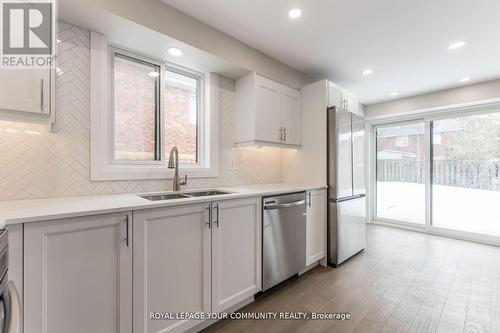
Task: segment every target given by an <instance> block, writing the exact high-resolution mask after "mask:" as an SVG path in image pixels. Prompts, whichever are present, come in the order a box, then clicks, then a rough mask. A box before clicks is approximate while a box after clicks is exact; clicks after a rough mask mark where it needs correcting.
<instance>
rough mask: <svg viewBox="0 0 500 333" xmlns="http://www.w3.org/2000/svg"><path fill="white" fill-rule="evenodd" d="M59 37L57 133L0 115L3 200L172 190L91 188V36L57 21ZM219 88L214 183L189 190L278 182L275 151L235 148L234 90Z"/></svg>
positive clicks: (156, 185)
mask: <svg viewBox="0 0 500 333" xmlns="http://www.w3.org/2000/svg"><path fill="white" fill-rule="evenodd" d="M59 32H60V33H59V39H61V40H62V41H61V43H59V44H58V61H59V63H58V66H59V67H60V68H61V69H62V71H63V72H64V73H63V74H62V75H60V76H58V77H57V79H56V114H57V115H56V125H55V132H54V133H51V132H48V130H47V124H46V123H40V122H38V123H37V122H27V121H19V120H14V119H7V118H6V117H4V116H3V115H2V116H0V200H14V199H34V198H46V197H58V196H73V195H91V194H108V193H125V192H129V193H130V192H132V193H133V192H149V191H165V190H170V189H171V188H172V183H171V180H166V179H159V180H147V181H144V180H136V181H112V182H111V181H101V182H93V181H90V101H89V94H90V91H89V87H90V59H89V58H90V50H89V44H90V35H89V31H88V30H85V29H81V28H78V27H75V26H71V25H69V24H66V23H62V22H60V23H59ZM219 87H220V96H219V168H220V169H219V177H218V178H198V179H190V180H189V184H188V186H187V188H194V187H198V188H203V187H217V186H223V185H239V184H258V183H276V182H281V177H282V169H281V168H282V161H281V151H280V150H279V149H271V148H269V149H266V150H263V151H257V150H245V149H234V148H233V146H234V145H233V142H234V111H235V83H234V81H233V80H229V79H225V78H222V79H221V80H220V82H219ZM231 160H233V161H234V162H235V164H236V168H230V161H231ZM233 166H234V165H233ZM181 173H182V170H181Z"/></svg>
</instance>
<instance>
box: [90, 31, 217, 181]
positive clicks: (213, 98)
mask: <svg viewBox="0 0 500 333" xmlns="http://www.w3.org/2000/svg"><path fill="white" fill-rule="evenodd" d="M92 39H93V40H92V42H93V43H92V52H93V55H92V57H91V59H92V65H93V66H92V68H93V70H92V73H91V74H92V75H91V76H92V78H91V82H92V86H93V89H92V91H91V95H92V98H91V99H92V103H91V108H92V109H91V115H92V117H91V127H92V128H91V129H92V130H91V153H92V159H91V161H92V179H93V180H126V179H160V178H172V177H173V172H172V170H171V169H168V168H167V162H168V156H169V152H170V150H171V148H172V147H173V146H174V145H175V146H177V148H178V150H179V162H180V173H181V174H182V175H183V174H186V175H188V177H190V178H191V177H214V176H216V175H217V159H218V158H217V155H218V152H217V147H218V144H217V143H218V140H217V114H216V111H217V100H218V77H217V75H215V74H205V73H200V72H197V71H195V70H191V69H188V68H185V67H180V66H178V65H174V64H170V63H167V62H165V61H162V60H161V59H156V58H153V57H148V56H145V55H142V54H140V53H136V52H132V51H129V50H124V49H121V48H119V47H115V46H112V45H109V44H108V42H107V41H106V40H105V38H104V37H103V36H101V35H98V34H95V33H93V34H92ZM207 92H208V93H207ZM100 110H103V111H104V112H101V111H100Z"/></svg>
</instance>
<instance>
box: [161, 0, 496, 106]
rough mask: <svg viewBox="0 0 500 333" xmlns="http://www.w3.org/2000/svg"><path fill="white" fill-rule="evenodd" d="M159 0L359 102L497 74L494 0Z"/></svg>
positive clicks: (377, 99)
mask: <svg viewBox="0 0 500 333" xmlns="http://www.w3.org/2000/svg"><path fill="white" fill-rule="evenodd" d="M162 1H164V2H165V3H167V4H169V5H171V6H173V7H175V8H177V9H179V10H181V11H183V12H185V13H187V14H189V15H191V16H193V17H196V18H197V19H199V20H201V21H203V22H205V23H207V24H209V25H211V26H213V27H215V28H217V29H219V30H221V31H223V32H225V33H227V34H229V35H231V36H233V37H235V38H237V39H239V40H241V41H242V42H244V43H246V44H249V45H250V46H252V47H254V48H256V49H258V50H260V51H262V52H264V53H266V54H268V55H270V56H271V57H274V58H276V59H278V60H280V61H281V62H283V63H285V64H287V65H289V66H291V67H293V68H295V69H297V70H299V71H301V72H304V73H305V74H308V75H309V76H311V77H313V78H317V79H319V78H325V77H326V78H328V79H331V80H333V81H334V82H336V83H337V84H339V85H341V86H343V87H344V88H346V89H348V90H351V91H352V92H353V93H354V94H356V95H357V96H358V98H359V100H360V101H361V102H362V103H365V104H372V103H376V102H381V101H384V100H388V99H391V97H389V94H390V93H391V92H399V96H398V97H403V96H410V95H416V94H420V93H425V92H429V91H435V90H440V89H445V88H451V87H455V86H458V85H460V84H459V83H458V80H459V79H460V78H462V77H470V78H471V81H469V83H473V82H478V81H485V80H489V79H494V78H498V77H500V19H499V13H500V1H498V0H376V1H374V0H251V1H248V0H162ZM294 7H299V8H301V9H302V17H300V18H299V19H298V20H295V21H292V20H291V19H290V18H289V17H288V10H289V9H291V8H294ZM457 40H465V41H466V42H467V45H466V46H465V47H463V48H461V49H458V50H454V51H449V50H448V49H447V47H448V45H449V44H450V43H452V42H454V41H457ZM366 68H371V69H373V74H372V75H370V76H363V75H362V74H361V72H362V71H363V70H364V69H366Z"/></svg>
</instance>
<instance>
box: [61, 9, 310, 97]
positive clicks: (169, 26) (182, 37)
mask: <svg viewBox="0 0 500 333" xmlns="http://www.w3.org/2000/svg"><path fill="white" fill-rule="evenodd" d="M68 1H70V0H68ZM71 1H75V0H71ZM87 3H89V4H90V5H92V6H97V7H99V8H101V9H103V10H106V11H109V12H112V13H114V14H116V15H119V16H122V17H124V18H126V19H128V20H131V21H133V22H135V23H137V24H140V25H143V26H145V27H147V28H150V29H153V30H155V31H158V32H160V33H163V34H165V35H167V36H169V37H172V38H175V39H177V40H179V41H181V42H184V43H187V44H190V45H192V46H194V47H196V48H199V49H201V50H203V51H206V52H208V53H211V54H213V55H215V56H218V57H220V58H222V59H225V60H227V61H230V62H232V63H234V64H237V65H239V66H241V67H244V68H246V69H248V70H251V71H256V72H258V73H259V74H262V75H264V76H266V77H269V78H271V79H273V80H275V81H278V82H282V83H283V84H286V85H289V86H291V87H294V88H300V87H302V86H303V85H305V84H308V83H310V82H312V80H311V79H310V78H308V77H307V76H305V75H304V74H302V73H299V72H297V71H296V70H294V69H292V68H291V67H288V66H286V65H284V64H282V63H280V62H279V61H277V60H275V59H273V58H271V57H269V56H267V55H265V54H264V53H262V52H260V51H257V50H256V49H254V48H252V47H250V46H248V45H246V44H244V43H242V42H241V41H239V40H237V39H235V38H233V37H231V36H229V35H227V34H225V33H223V32H221V31H219V30H217V29H214V28H212V27H210V26H209V25H207V24H205V23H203V22H201V21H199V20H197V19H195V18H193V17H191V16H189V15H187V14H185V13H183V12H181V11H179V10H177V9H175V8H173V7H171V6H168V5H167V4H165V3H163V2H161V1H160V0H141V1H137V0H88V1H87ZM214 15H215V14H214ZM221 19H223V18H221Z"/></svg>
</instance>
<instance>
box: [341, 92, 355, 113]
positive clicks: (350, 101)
mask: <svg viewBox="0 0 500 333" xmlns="http://www.w3.org/2000/svg"><path fill="white" fill-rule="evenodd" d="M342 101H343V109H345V110H347V111H349V112H354V96H353V95H351V94H350V93H348V92H345V91H344V92H342Z"/></svg>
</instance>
